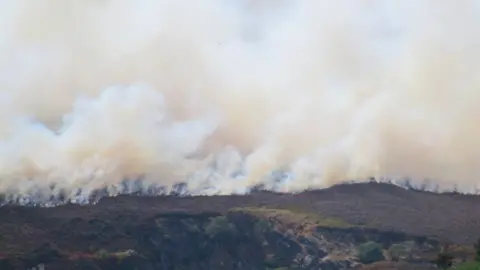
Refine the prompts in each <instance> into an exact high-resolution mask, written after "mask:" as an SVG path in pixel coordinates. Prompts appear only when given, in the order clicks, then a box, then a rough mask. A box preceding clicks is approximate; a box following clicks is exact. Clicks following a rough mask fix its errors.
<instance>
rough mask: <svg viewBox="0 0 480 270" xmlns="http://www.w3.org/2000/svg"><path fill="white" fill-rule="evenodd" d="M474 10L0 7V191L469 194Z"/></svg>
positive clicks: (17, 1)
mask: <svg viewBox="0 0 480 270" xmlns="http://www.w3.org/2000/svg"><path fill="white" fill-rule="evenodd" d="M479 4H480V3H479V1H473V0H472V1H468V0H465V1H460V2H459V1H457V2H455V3H453V2H452V1H447V0H435V1H433V0H404V1H379V0H369V1H367V0H360V1H359V0H356V1H353V0H351V1H349V0H340V1H326V0H325V1H323V0H303V1H294V0H275V1H274V0H255V1H254V0H210V1H185V0H158V1H154V0H151V1H149V0H135V1H133V0H96V1H94V0H83V1H80V0H78V1H77V0H72V1H62V0H39V1H28V0H4V1H0V102H1V106H0V109H1V113H0V193H2V194H4V196H5V197H6V198H7V200H17V201H18V200H27V201H28V200H29V199H28V198H35V199H34V200H36V201H43V202H46V201H49V200H52V198H60V197H61V198H67V199H72V200H73V199H75V200H76V199H78V198H80V200H82V198H83V200H84V199H85V198H89V197H91V196H93V195H94V194H95V192H99V190H103V191H102V192H105V193H106V194H110V195H115V194H118V193H123V192H140V193H148V192H153V193H156V192H165V190H167V191H168V190H171V189H172V188H178V184H179V183H183V185H184V186H186V188H187V189H188V191H189V192H192V193H195V194H218V193H223V194H229V193H243V192H248V190H249V189H250V188H252V187H254V186H258V185H263V186H265V187H266V188H269V189H273V190H277V191H284V192H295V191H301V190H305V189H307V188H324V187H328V186H330V185H333V184H336V183H340V182H342V181H346V180H356V181H365V180H367V179H369V178H370V177H375V178H377V179H382V178H386V179H393V180H394V181H403V180H404V179H406V178H408V179H409V181H410V182H411V183H417V184H422V183H423V184H424V183H429V185H431V186H435V187H440V188H441V189H451V188H452V187H454V186H455V187H457V188H458V189H459V190H461V191H465V192H469V191H473V190H475V189H476V183H477V178H478V176H479V175H480V166H479V165H480V139H479V138H480V122H479V120H480V90H479V89H478V87H479V86H480V84H479V80H480V76H478V74H479V71H480V52H479V48H480V47H479V45H480V42H479V41H480V28H478V27H477V25H478V23H480V21H479V20H480V19H479V18H480V16H479V15H480V14H479V13H480V5H479ZM425 181H427V182H425ZM26 198H27V199H26Z"/></svg>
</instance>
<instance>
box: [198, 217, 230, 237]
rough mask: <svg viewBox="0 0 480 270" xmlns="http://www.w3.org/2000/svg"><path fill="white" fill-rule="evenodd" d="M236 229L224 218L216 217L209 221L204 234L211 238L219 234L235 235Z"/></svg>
mask: <svg viewBox="0 0 480 270" xmlns="http://www.w3.org/2000/svg"><path fill="white" fill-rule="evenodd" d="M236 231H237V228H236V227H235V225H233V224H232V223H230V222H229V221H228V219H227V217H225V216H218V217H214V218H212V219H210V222H209V223H208V224H207V226H206V227H205V232H206V233H207V234H208V236H210V237H211V238H214V237H216V236H218V235H221V234H228V233H235V232H236Z"/></svg>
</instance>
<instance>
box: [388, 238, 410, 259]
mask: <svg viewBox="0 0 480 270" xmlns="http://www.w3.org/2000/svg"><path fill="white" fill-rule="evenodd" d="M414 246H415V243H413V242H412V241H407V242H404V243H398V244H393V245H391V246H390V248H389V249H388V254H389V255H390V258H391V260H392V261H398V260H400V259H410V258H411V256H412V251H413V248H414Z"/></svg>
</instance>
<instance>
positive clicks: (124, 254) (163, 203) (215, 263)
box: [0, 183, 480, 269]
mask: <svg viewBox="0 0 480 270" xmlns="http://www.w3.org/2000/svg"><path fill="white" fill-rule="evenodd" d="M479 203H480V197H479V196H473V195H470V196H466V195H459V194H435V193H429V192H421V191H413V190H406V189H403V188H400V187H396V186H393V185H388V184H377V183H369V184H351V185H339V186H335V187H332V188H329V189H325V190H318V191H307V192H303V193H300V194H295V195H291V194H275V193H271V192H263V191H258V192H254V193H252V194H249V195H245V196H238V195H237V196H212V197H207V196H203V197H173V196H162V197H134V196H119V197H115V198H104V199H102V200H101V201H100V202H99V203H98V204H96V205H86V206H85V205H84V206H80V205H63V206H59V207H55V208H29V207H22V206H13V205H7V206H4V207H1V208H0V216H1V217H2V218H1V219H0V257H1V258H3V259H2V260H1V261H0V268H1V269H27V268H28V267H30V269H31V268H32V267H35V266H36V265H38V264H39V263H44V264H47V266H48V267H49V268H47V269H135V268H132V267H134V266H135V267H137V269H213V268H215V269H269V268H268V267H270V268H271V269H275V268H279V267H309V268H307V269H318V267H320V266H322V267H323V268H322V269H324V268H325V269H345V268H351V267H360V266H361V264H360V263H359V262H358V260H357V259H356V258H355V256H356V254H355V253H356V248H357V247H358V246H359V245H361V244H362V243H365V242H367V241H375V242H377V243H380V244H381V245H382V248H383V249H384V250H385V251H386V250H387V249H388V248H389V247H390V246H391V245H392V244H395V243H396V244H404V243H407V242H408V243H414V247H415V249H416V250H417V252H416V255H415V256H416V257H417V258H416V261H415V262H416V263H417V265H416V267H428V266H421V265H424V264H426V263H427V262H428V261H429V260H431V259H433V258H434V256H435V255H436V254H437V253H438V252H439V250H440V247H441V243H442V242H451V243H456V244H467V245H470V244H472V242H473V241H475V239H476V238H477V237H478V236H479V233H478V229H479V227H480V226H479V224H480V208H478V207H476V206H478V205H479ZM467 253H468V252H467ZM385 254H386V257H388V255H387V253H385ZM387 259H388V258H387ZM392 263H393V262H392ZM393 264H395V263H393ZM403 265H404V266H405V263H404V264H403ZM75 267H77V268H75ZM370 267H373V266H370ZM372 269H373V268H372ZM392 269H394V268H392ZM411 269H422V268H411ZM424 269H428V268H424Z"/></svg>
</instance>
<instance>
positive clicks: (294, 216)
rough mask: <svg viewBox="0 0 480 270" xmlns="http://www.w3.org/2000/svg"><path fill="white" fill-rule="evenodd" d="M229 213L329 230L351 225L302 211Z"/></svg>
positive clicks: (256, 209)
mask: <svg viewBox="0 0 480 270" xmlns="http://www.w3.org/2000/svg"><path fill="white" fill-rule="evenodd" d="M230 211H231V212H245V213H249V214H251V215H254V216H257V217H259V218H265V219H270V218H273V219H278V220H280V221H282V222H285V223H290V224H311V225H314V226H321V227H329V228H350V227H352V225H350V224H348V223H347V222H345V221H343V220H341V219H336V218H327V217H322V216H320V215H318V214H315V213H308V212H303V211H296V210H294V209H276V208H264V207H242V208H233V209H231V210H230Z"/></svg>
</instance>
